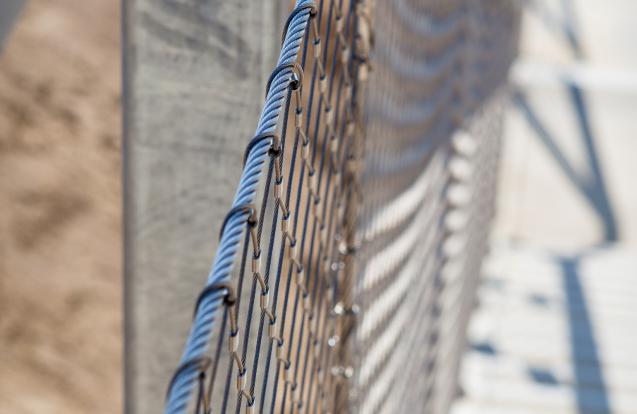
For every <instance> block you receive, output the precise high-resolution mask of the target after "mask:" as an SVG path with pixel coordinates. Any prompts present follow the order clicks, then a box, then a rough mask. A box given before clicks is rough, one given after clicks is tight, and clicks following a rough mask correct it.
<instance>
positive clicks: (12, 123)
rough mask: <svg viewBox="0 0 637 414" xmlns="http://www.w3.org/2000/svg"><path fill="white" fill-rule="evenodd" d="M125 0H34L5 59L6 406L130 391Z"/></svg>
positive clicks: (97, 400)
mask: <svg viewBox="0 0 637 414" xmlns="http://www.w3.org/2000/svg"><path fill="white" fill-rule="evenodd" d="M118 6H119V2H115V1H101V0H83V1H75V0H31V1H30V3H29V5H28V7H27V8H26V10H25V13H24V14H23V16H22V18H21V19H20V21H19V22H18V24H17V26H16V30H15V32H14V34H13V36H12V37H11V38H10V39H9V42H8V44H7V47H6V49H5V51H4V53H3V55H2V58H1V59H0V211H1V212H2V214H0V412H2V413H80V412H82V413H85V412H92V413H107V412H108V413H112V412H118V411H120V410H121V409H120V407H121V400H122V393H121V343H122V340H121V325H122V323H121V242H120V240H121V237H120V234H121V231H120V229H121V212H120V210H121V209H120V205H121V201H120V200H121V191H120V129H121V127H120V113H119V89H120V86H119V85H120V63H119V62H120V59H119V10H118Z"/></svg>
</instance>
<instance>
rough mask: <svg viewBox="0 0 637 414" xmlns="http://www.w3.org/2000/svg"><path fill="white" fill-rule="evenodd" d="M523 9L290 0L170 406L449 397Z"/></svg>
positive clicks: (350, 408) (324, 406) (226, 408)
mask: <svg viewBox="0 0 637 414" xmlns="http://www.w3.org/2000/svg"><path fill="white" fill-rule="evenodd" d="M518 15H519V11H518V10H517V6H515V5H514V3H512V2H510V1H507V0H475V1H474V0H471V1H468V0H448V1H439V0H419V1H416V0H387V1H385V2H373V1H372V0H332V1H327V0H325V1H319V2H317V3H314V2H312V1H309V0H298V1H297V2H296V4H295V6H294V8H293V9H292V11H291V13H290V17H289V19H288V21H287V22H286V24H285V29H284V34H283V44H282V50H281V55H280V58H279V61H278V65H277V67H276V68H275V69H274V70H273V72H272V76H271V77H270V79H269V81H268V83H267V87H266V102H265V105H264V109H263V112H262V114H261V117H260V119H259V123H258V128H257V131H256V134H255V136H254V137H253V139H252V140H251V141H249V143H248V145H247V149H246V157H245V167H244V170H243V173H242V176H241V180H240V182H239V186H238V189H237V193H236V196H235V199H234V202H233V206H232V207H231V209H230V210H229V213H228V216H227V218H226V221H225V222H224V224H223V226H222V231H221V241H220V245H219V249H218V251H217V254H216V256H215V261H214V264H213V267H212V270H211V272H210V275H209V277H208V283H207V285H206V287H205V288H204V289H203V290H202V293H201V295H200V296H199V298H198V299H197V300H196V306H195V316H194V321H193V326H192V329H191V332H190V335H189V338H188V341H187V343H186V347H185V351H184V354H183V356H182V359H181V361H180V364H179V366H178V367H177V369H176V371H175V375H174V376H173V378H172V380H171V381H170V383H169V384H168V394H167V400H166V409H165V412H166V413H183V412H186V411H190V412H195V413H200V412H203V413H208V412H224V413H225V412H230V411H234V412H236V413H239V412H241V411H244V410H245V411H247V412H254V411H258V412H271V413H274V412H300V411H307V412H312V413H313V412H325V413H334V412H338V413H340V412H363V413H367V412H369V413H376V412H390V413H395V412H403V411H410V410H413V408H414V407H419V408H418V411H421V412H432V413H443V412H445V411H446V409H447V407H448V405H449V402H450V401H451V399H452V398H453V396H454V394H455V393H456V383H455V372H456V369H457V360H458V355H459V353H460V349H461V347H462V343H463V335H464V329H465V325H466V319H467V315H468V313H469V311H470V309H471V306H472V292H473V290H474V287H475V284H476V281H477V276H478V274H479V267H480V260H481V258H482V256H483V254H484V251H485V249H486V240H487V236H488V226H489V221H490V220H491V217H492V216H493V204H494V188H495V172H496V169H497V154H498V146H499V134H500V133H499V129H500V115H499V110H498V108H499V106H500V105H501V104H500V103H499V101H500V99H501V95H502V94H503V93H502V91H501V89H502V88H501V86H502V85H503V84H504V83H505V80H506V74H507V70H508V67H509V64H510V62H511V59H512V58H513V56H514V54H515V45H516V30H517V26H518ZM263 172H265V174H264V175H263Z"/></svg>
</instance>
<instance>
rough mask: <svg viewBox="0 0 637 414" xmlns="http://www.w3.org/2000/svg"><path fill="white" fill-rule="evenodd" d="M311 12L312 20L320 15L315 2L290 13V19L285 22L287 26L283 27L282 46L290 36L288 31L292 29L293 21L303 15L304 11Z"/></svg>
mask: <svg viewBox="0 0 637 414" xmlns="http://www.w3.org/2000/svg"><path fill="white" fill-rule="evenodd" d="M307 9H309V10H310V18H314V17H315V16H316V14H317V13H318V7H317V6H316V3H315V2H311V3H306V4H304V5H302V6H299V7H297V8H296V9H294V10H292V12H291V13H290V15H289V16H288V19H287V20H286V21H285V26H283V34H282V36H281V44H283V43H284V42H285V37H286V36H287V35H288V29H289V28H290V24H291V23H292V20H294V18H295V17H296V16H297V15H298V14H299V13H301V12H302V11H303V10H307Z"/></svg>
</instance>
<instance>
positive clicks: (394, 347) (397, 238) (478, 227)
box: [349, 0, 519, 413]
mask: <svg viewBox="0 0 637 414" xmlns="http://www.w3.org/2000/svg"><path fill="white" fill-rule="evenodd" d="M518 19H519V10H518V7H517V6H516V5H515V4H514V3H513V2H510V1H505V0H503V1H498V0H484V1H473V0H472V1H463V0H454V1H413V0H412V1H408V0H389V1H386V2H376V3H375V13H374V28H375V30H374V34H375V37H374V48H373V50H372V53H371V56H370V61H371V62H372V65H373V68H374V69H373V71H372V72H371V74H370V79H369V88H368V91H369V93H368V100H367V102H366V107H365V116H366V135H365V138H364V143H365V153H364V160H365V161H364V165H365V168H364V171H363V174H362V183H361V186H362V192H363V194H364V201H363V204H362V209H361V213H360V218H359V240H360V241H359V242H360V250H359V254H358V255H357V259H358V263H359V265H358V267H359V271H358V272H357V274H356V277H355V280H354V284H355V289H354V294H353V297H354V298H355V300H354V301H355V303H356V304H357V306H358V308H359V315H358V319H357V323H356V328H355V329H356V334H355V336H354V337H353V338H352V339H351V340H350V341H349V345H350V348H351V351H350V355H352V356H353V358H352V364H353V365H352V366H353V372H354V375H353V379H352V386H351V400H350V404H351V407H352V410H351V411H352V412H360V413H378V412H387V413H399V412H410V411H413V410H414V409H415V407H418V409H417V410H418V412H427V413H445V412H447V410H448V407H449V404H450V402H451V400H452V399H453V398H454V396H455V395H457V393H458V392H459V390H458V389H457V384H456V373H457V365H458V359H459V356H460V353H461V352H462V347H463V344H464V340H465V338H464V333H465V328H466V321H467V317H468V314H469V312H470V311H471V309H472V307H473V301H474V298H473V292H474V290H475V287H476V283H477V279H478V276H479V272H480V261H481V258H482V256H483V255H484V253H485V251H486V243H487V237H488V229H489V223H490V220H491V218H492V216H493V209H494V194H495V184H496V182H495V181H496V180H495V176H496V170H497V155H498V150H499V141H500V136H501V118H502V116H501V107H502V101H503V100H504V96H503V95H504V94H505V91H503V90H502V89H503V87H502V86H503V84H504V83H505V80H506V74H507V70H508V67H509V65H510V63H511V60H512V59H513V57H514V55H515V50H516V45H517V27H518Z"/></svg>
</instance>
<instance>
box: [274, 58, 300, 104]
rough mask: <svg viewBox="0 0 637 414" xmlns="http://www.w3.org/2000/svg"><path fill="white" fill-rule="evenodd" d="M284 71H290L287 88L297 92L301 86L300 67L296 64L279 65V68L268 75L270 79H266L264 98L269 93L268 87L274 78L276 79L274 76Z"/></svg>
mask: <svg viewBox="0 0 637 414" xmlns="http://www.w3.org/2000/svg"><path fill="white" fill-rule="evenodd" d="M286 69H290V70H291V71H292V76H291V78H290V85H289V86H290V87H291V88H292V89H293V90H297V89H299V88H300V87H301V86H302V85H303V68H301V65H299V64H298V63H297V62H287V63H281V64H280V65H279V66H277V67H276V68H274V70H273V71H272V73H271V74H270V77H269V78H268V83H267V84H266V87H265V96H266V97H267V96H268V94H269V93H270V87H271V86H272V82H273V81H274V78H276V76H277V75H278V74H279V73H281V72H282V71H284V70H286Z"/></svg>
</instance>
